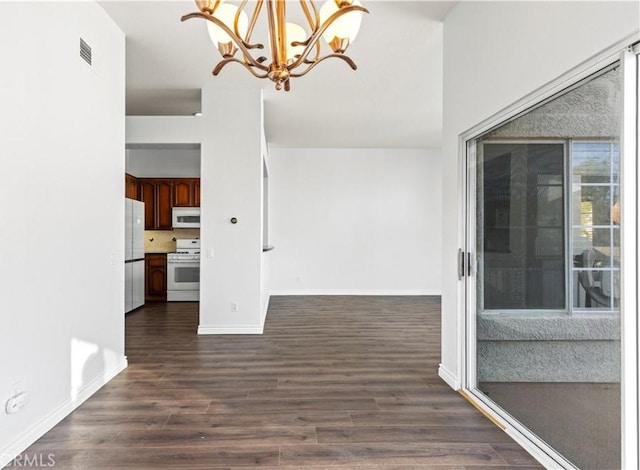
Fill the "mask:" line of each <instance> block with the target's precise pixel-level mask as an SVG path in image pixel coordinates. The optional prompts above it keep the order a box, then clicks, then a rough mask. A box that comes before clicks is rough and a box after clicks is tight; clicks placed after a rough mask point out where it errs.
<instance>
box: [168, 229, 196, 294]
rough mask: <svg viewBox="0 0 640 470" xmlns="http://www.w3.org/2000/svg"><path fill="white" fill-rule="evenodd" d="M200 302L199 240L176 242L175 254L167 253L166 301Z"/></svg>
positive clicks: (190, 239)
mask: <svg viewBox="0 0 640 470" xmlns="http://www.w3.org/2000/svg"><path fill="white" fill-rule="evenodd" d="M199 300H200V240H199V239H197V238H187V239H181V240H176V251H175V253H167V301H169V302H175V301H182V302H197V301H199Z"/></svg>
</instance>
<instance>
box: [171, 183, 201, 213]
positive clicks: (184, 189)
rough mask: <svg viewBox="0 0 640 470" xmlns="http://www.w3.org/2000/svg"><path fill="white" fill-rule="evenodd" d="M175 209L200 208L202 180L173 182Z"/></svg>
mask: <svg viewBox="0 0 640 470" xmlns="http://www.w3.org/2000/svg"><path fill="white" fill-rule="evenodd" d="M173 207H200V178H176V179H174V180H173Z"/></svg>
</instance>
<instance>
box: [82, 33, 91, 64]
mask: <svg viewBox="0 0 640 470" xmlns="http://www.w3.org/2000/svg"><path fill="white" fill-rule="evenodd" d="M80 57H82V58H83V59H84V61H85V62H86V63H87V64H89V65H91V46H90V45H89V44H87V43H86V42H84V40H83V39H82V38H80Z"/></svg>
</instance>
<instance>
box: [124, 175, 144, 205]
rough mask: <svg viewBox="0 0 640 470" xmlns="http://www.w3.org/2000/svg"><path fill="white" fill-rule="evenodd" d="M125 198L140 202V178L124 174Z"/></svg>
mask: <svg viewBox="0 0 640 470" xmlns="http://www.w3.org/2000/svg"><path fill="white" fill-rule="evenodd" d="M124 197H126V198H129V199H136V200H138V201H139V200H140V197H139V195H138V178H136V177H135V176H133V175H130V174H129V173H125V174H124Z"/></svg>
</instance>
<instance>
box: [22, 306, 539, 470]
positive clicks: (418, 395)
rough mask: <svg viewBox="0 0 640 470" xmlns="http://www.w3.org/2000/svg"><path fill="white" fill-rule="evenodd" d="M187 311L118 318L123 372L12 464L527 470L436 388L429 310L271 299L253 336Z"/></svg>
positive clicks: (470, 412)
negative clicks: (203, 324) (206, 331)
mask: <svg viewBox="0 0 640 470" xmlns="http://www.w3.org/2000/svg"><path fill="white" fill-rule="evenodd" d="M197 324H198V304H196V303H168V304H155V305H148V306H146V307H144V308H142V309H140V310H138V311H136V312H133V313H132V314H129V315H128V316H127V319H126V354H127V356H128V359H129V368H128V369H127V370H125V371H124V372H122V373H121V374H120V375H119V376H117V377H116V378H115V379H114V380H112V381H111V382H110V383H109V384H107V385H106V386H105V387H103V388H102V389H101V390H100V391H99V392H98V393H97V394H96V395H94V396H93V397H91V398H90V399H89V400H88V401H87V402H85V403H84V404H83V405H82V406H81V407H80V408H78V409H77V410H76V411H75V412H74V413H72V414H71V415H70V416H68V417H67V418H66V419H65V420H64V421H63V422H61V423H60V424H59V425H57V426H56V427H55V428H54V429H53V430H51V431H50V432H49V433H47V434H46V435H45V436H44V437H42V438H41V439H40V440H39V441H38V442H36V443H35V444H34V445H33V446H32V447H31V448H29V449H28V450H27V451H26V452H25V453H26V454H35V453H44V454H45V455H46V454H54V455H55V462H56V467H55V468H75V469H182V468H211V469H213V468H227V469H241V468H248V467H253V468H254V467H257V466H260V467H261V468H266V469H268V468H279V469H281V468H289V469H298V468H305V469H307V468H308V469H315V470H320V469H332V470H337V469H347V468H360V469H369V468H370V469H383V468H384V469H431V468H441V469H450V470H453V469H465V468H476V469H477V468H482V469H491V468H503V469H504V468H515V467H517V468H521V469H524V468H527V469H528V468H541V467H540V466H539V465H538V464H537V462H536V461H535V460H534V459H533V458H531V457H530V456H529V455H528V454H527V453H526V452H524V451H523V450H521V449H520V447H519V446H518V445H517V444H515V443H514V442H513V441H512V440H511V438H509V437H508V436H507V435H506V434H505V433H504V432H503V431H501V430H500V429H499V428H497V427H496V426H494V425H493V424H492V423H491V422H490V421H489V420H487V419H486V418H485V417H484V416H483V415H482V414H480V413H479V412H478V411H477V410H476V409H475V408H473V407H472V406H471V405H470V404H468V403H467V402H466V401H465V400H464V399H463V398H462V396H460V395H459V394H458V393H456V392H454V391H452V390H451V389H450V388H449V387H448V386H447V385H445V384H444V383H443V382H442V380H441V379H440V378H439V377H438V375H437V368H438V362H439V358H440V303H439V298H438V297H340V296H335V297H273V298H272V299H271V304H270V308H269V315H268V317H267V323H266V326H265V332H264V335H262V336H258V335H254V336H249V335H247V336H239V335H238V336H236V335H233V336H197V334H196V328H197Z"/></svg>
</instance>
